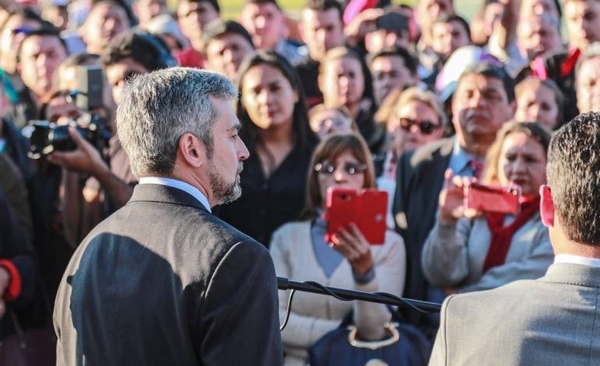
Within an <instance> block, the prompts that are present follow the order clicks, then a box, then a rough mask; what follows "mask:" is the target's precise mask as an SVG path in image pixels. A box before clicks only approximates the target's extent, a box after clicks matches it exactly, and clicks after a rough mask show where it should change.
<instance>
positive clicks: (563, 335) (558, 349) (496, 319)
mask: <svg viewBox="0 0 600 366" xmlns="http://www.w3.org/2000/svg"><path fill="white" fill-rule="evenodd" d="M599 301H600V268H593V267H588V266H583V265H579V264H567V263H557V264H553V265H551V266H550V268H548V271H547V273H546V275H545V276H544V277H542V278H540V279H537V280H523V281H515V282H512V283H510V284H508V285H506V286H502V287H499V288H496V289H494V290H490V291H481V292H471V293H466V294H462V295H456V296H451V297H449V298H448V299H446V301H445V302H444V306H443V308H442V322H441V326H440V330H439V333H438V336H437V338H436V342H435V345H434V350H433V354H432V357H431V360H430V363H429V365H430V366H438V365H449V366H450V365H462V366H468V365H473V366H480V365H486V366H496V365H498V366H500V365H501V366H510V365H519V366H538V365H544V366H553V365H555V366H559V365H560V366H563V365H598V364H599V362H600V325H599V322H598V321H599V320H600V316H599V315H598V302H599Z"/></svg>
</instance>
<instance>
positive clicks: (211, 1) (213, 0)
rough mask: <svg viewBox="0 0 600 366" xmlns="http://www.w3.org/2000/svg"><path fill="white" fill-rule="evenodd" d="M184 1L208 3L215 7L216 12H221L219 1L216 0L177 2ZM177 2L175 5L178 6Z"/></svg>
mask: <svg viewBox="0 0 600 366" xmlns="http://www.w3.org/2000/svg"><path fill="white" fill-rule="evenodd" d="M184 1H186V2H188V3H209V4H210V5H211V6H212V7H213V8H215V10H216V12H217V13H221V7H220V6H219V2H218V1H217V0H181V1H179V3H182V2H184ZM179 3H178V4H177V6H179Z"/></svg>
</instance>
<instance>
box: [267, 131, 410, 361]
mask: <svg viewBox="0 0 600 366" xmlns="http://www.w3.org/2000/svg"><path fill="white" fill-rule="evenodd" d="M310 166H311V167H312V169H310V170H309V173H308V184H307V192H306V205H305V210H304V214H303V215H302V221H297V222H291V223H288V224H286V225H284V226H282V227H281V228H279V229H278V230H277V231H275V233H274V234H273V238H272V240H271V246H270V250H271V255H272V257H273V262H274V264H275V270H276V272H277V275H278V276H281V277H286V278H289V279H292V280H301V281H307V280H312V281H316V282H319V283H321V284H324V285H327V286H333V287H341V288H348V289H355V290H360V291H367V292H375V291H383V292H388V293H391V294H394V295H397V296H400V294H401V293H402V291H403V288H404V273H405V267H406V254H405V248H404V241H403V240H402V237H400V236H399V235H398V234H396V233H395V232H393V231H391V230H388V231H387V232H386V234H385V242H384V244H383V245H371V244H370V243H368V242H367V241H366V239H365V238H364V236H363V234H362V233H361V232H360V230H358V228H357V227H355V226H350V227H348V228H346V229H342V230H340V231H339V232H338V233H337V234H336V235H334V236H333V237H332V239H331V242H329V243H328V242H326V241H325V233H326V228H327V222H326V221H324V219H323V213H324V209H325V198H326V192H327V189H328V188H330V187H343V188H349V189H354V190H357V191H361V190H363V189H366V188H374V187H375V175H374V168H373V161H372V158H371V154H370V153H369V150H368V147H367V145H366V143H365V141H364V140H363V138H362V137H361V136H360V135H359V134H357V133H348V134H332V135H330V136H328V137H326V138H325V139H324V140H322V141H321V142H320V143H319V145H318V146H317V148H316V149H315V152H314V154H313V156H312V159H311V164H310ZM288 296H289V293H286V292H283V291H280V292H279V304H280V305H279V307H280V316H281V317H282V319H283V317H284V316H285V313H286V309H287V307H288ZM350 311H353V320H354V324H355V325H356V326H357V327H358V333H359V336H360V338H362V339H365V340H378V339H382V338H385V336H386V330H385V327H384V324H385V323H386V322H388V321H389V320H390V317H391V313H390V311H389V310H388V308H387V307H386V306H385V305H383V304H376V303H368V302H362V301H353V302H346V301H339V300H337V299H335V298H333V297H331V296H323V295H317V294H309V293H304V292H300V293H296V294H295V296H294V298H293V302H292V304H291V315H290V318H289V322H288V324H287V326H286V327H285V329H284V330H283V332H282V337H283V344H284V349H285V353H286V358H285V365H287V366H290V365H305V364H306V362H307V358H308V354H307V349H308V348H309V347H310V346H311V345H312V344H314V343H315V342H316V341H318V340H319V338H321V337H322V336H324V335H325V334H326V333H328V332H330V331H332V330H334V329H335V328H337V327H338V326H340V323H341V321H342V319H343V318H344V317H345V316H346V315H347V314H349V313H350Z"/></svg>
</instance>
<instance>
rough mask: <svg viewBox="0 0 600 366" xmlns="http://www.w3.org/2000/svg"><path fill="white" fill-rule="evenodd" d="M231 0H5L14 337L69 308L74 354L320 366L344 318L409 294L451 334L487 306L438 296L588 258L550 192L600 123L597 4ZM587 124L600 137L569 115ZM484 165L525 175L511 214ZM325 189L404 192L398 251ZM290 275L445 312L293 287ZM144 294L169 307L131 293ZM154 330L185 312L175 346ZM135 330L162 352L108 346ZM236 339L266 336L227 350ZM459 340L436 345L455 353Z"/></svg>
mask: <svg viewBox="0 0 600 366" xmlns="http://www.w3.org/2000/svg"><path fill="white" fill-rule="evenodd" d="M221 5H223V4H222V3H221V4H220V3H219V2H218V1H217V0H179V1H178V2H177V3H176V4H170V3H169V4H167V2H166V1H165V0H133V2H128V0H71V1H64V0H47V1H41V2H39V3H38V1H36V0H3V1H2V2H0V84H1V87H0V114H1V119H0V166H1V167H3V168H4V169H1V168H0V169H1V170H2V172H3V173H2V174H1V175H0V216H1V218H2V220H1V221H0V225H1V226H2V228H1V229H0V292H2V293H3V294H4V295H3V297H2V300H0V340H1V339H2V338H4V337H9V336H11V335H13V334H15V332H16V328H15V322H14V319H15V317H8V316H5V314H6V312H7V311H10V312H13V313H14V314H16V319H18V320H19V323H21V324H22V325H23V326H24V327H25V329H35V328H39V327H47V326H48V325H50V324H52V312H51V310H52V308H54V322H55V323H54V327H55V331H56V333H57V337H58V344H59V347H58V356H59V364H61V365H75V364H80V362H81V360H82V357H83V358H86V359H88V360H92V363H94V364H112V365H120V364H128V363H126V362H129V361H128V360H132V359H136V357H140V358H138V359H137V360H138V361H137V363H140V364H171V363H173V362H175V363H177V362H179V363H181V364H188V363H189V364H195V363H196V364H210V363H211V362H215V364H229V363H228V362H230V363H233V364H235V363H248V360H250V363H253V364H260V365H267V364H280V363H285V365H304V364H306V362H307V361H308V349H309V348H310V346H311V345H313V344H314V343H315V342H317V341H318V340H319V339H320V338H321V337H323V336H324V335H326V334H327V333H328V332H330V331H332V330H334V329H335V328H337V327H338V326H339V325H340V323H341V322H342V320H343V319H344V318H345V317H346V316H347V315H348V314H350V313H351V314H352V319H353V322H354V324H355V325H356V326H357V329H358V334H359V335H360V337H361V338H362V339H365V340H379V339H381V338H383V337H385V335H386V330H385V327H384V326H385V325H386V323H388V322H389V321H390V319H391V318H392V313H396V312H397V314H394V316H397V317H399V318H401V319H402V320H403V321H404V322H406V323H408V324H411V325H412V326H414V327H415V329H417V330H418V331H419V332H421V333H422V334H423V335H424V337H426V338H427V339H429V340H430V341H431V342H433V341H434V340H435V339H436V334H438V333H437V332H438V330H439V331H440V332H442V330H443V329H444V328H440V321H441V324H442V327H451V326H454V324H456V321H455V320H451V319H450V318H449V317H451V316H453V317H461V316H465V317H466V316H468V314H467V313H466V312H465V311H463V310H460V309H458V307H457V306H455V307H451V306H450V305H449V304H448V302H449V300H446V302H444V300H445V299H455V300H456V301H455V302H461V303H462V302H465V300H462V299H466V298H468V296H470V295H468V296H467V297H461V296H462V295H460V294H462V293H471V292H474V293H477V292H480V291H483V290H492V289H495V288H498V287H504V286H505V285H508V284H511V283H513V282H515V281H518V280H534V279H538V278H540V277H542V276H544V274H546V272H547V271H548V269H549V268H550V270H552V268H553V267H556V259H555V254H556V253H558V252H560V253H569V255H570V254H573V253H578V252H577V250H576V249H573V252H572V251H569V250H566V249H565V250H564V251H562V249H561V250H558V251H557V244H556V243H555V242H554V240H557V241H560V240H562V241H568V240H571V241H576V242H577V243H579V244H580V245H583V246H584V247H586V245H592V244H595V243H596V242H595V241H594V240H596V238H590V237H588V236H582V237H581V238H578V239H573V238H572V237H571V230H575V229H573V227H574V226H573V225H574V224H573V223H571V222H568V223H567V222H563V218H564V217H563V216H562V215H565V214H566V211H565V210H567V208H566V207H571V206H568V205H567V206H565V205H566V204H565V203H564V202H565V201H569V200H577V199H576V197H574V196H572V195H569V194H568V193H567V192H563V191H561V189H563V188H559V189H558V191H559V192H560V193H557V194H560V195H561V196H555V192H554V187H555V185H558V184H559V183H557V182H558V181H559V180H560V179H561V178H562V177H561V174H563V175H569V174H568V173H566V172H565V171H562V170H560V169H559V170H554V171H553V173H552V174H553V175H551V174H550V173H548V177H547V174H546V170H547V169H548V171H550V165H551V164H558V162H557V160H564V159H568V158H571V159H575V157H574V156H572V157H569V156H567V155H568V154H567V153H566V152H565V151H566V150H565V149H567V148H566V147H565V146H567V145H568V146H571V145H569V144H574V142H572V141H571V140H569V139H574V140H573V141H580V140H581V143H585V141H588V140H589V139H592V137H590V136H593V132H591V131H593V130H594V128H596V129H597V128H598V126H597V125H596V124H597V123H598V117H597V115H595V114H593V113H590V112H593V111H598V110H600V72H599V71H598V70H600V67H598V66H600V2H598V1H597V0H564V1H562V2H559V1H558V0H481V7H480V9H479V11H478V13H477V14H476V15H475V16H474V18H473V19H472V20H471V21H467V20H466V19H465V18H464V17H463V16H461V14H460V13H461V10H462V9H461V8H460V3H459V2H458V1H453V0H418V1H416V2H414V4H412V5H408V4H405V3H403V4H399V3H397V2H394V1H389V0H379V1H357V0H306V3H305V4H304V5H303V7H302V8H301V9H300V11H299V13H298V14H297V15H298V16H297V17H294V16H292V14H290V13H289V12H288V9H284V8H282V7H281V4H279V3H278V2H277V0H245V1H244V2H243V5H242V8H241V10H240V13H239V14H238V15H237V16H235V17H234V18H232V19H225V18H224V17H223V16H222V9H221ZM563 24H565V25H566V27H565V29H566V33H565V34H564V35H563V34H562V33H561V27H562V25H563ZM200 70H204V71H200ZM582 116H583V117H582ZM574 118H575V120H574V121H580V123H586V124H589V125H590V126H589V127H588V130H585V131H578V130H577V128H576V127H569V128H570V129H571V130H573V129H575V130H574V131H571V130H569V129H567V128H566V127H568V126H565V125H567V124H568V122H569V121H571V120H573V119H574ZM238 121H239V122H238ZM229 123H230V124H229ZM563 126H564V127H563ZM558 130H560V131H561V132H560V133H561V135H560V136H561V137H560V138H561V139H562V140H561V141H562V142H556V144H555V145H553V144H552V143H551V139H553V136H554V134H555V133H556V131H558ZM563 130H566V131H563ZM567 131H571V132H567ZM585 134H588V135H589V136H588V135H586V136H583V135H585ZM580 135H581V136H580ZM586 138H587V139H588V140H586ZM561 143H562V144H563V145H564V146H563V145H559V144H561ZM589 143H590V144H592V145H590V146H592V147H593V146H595V145H593V144H595V143H597V142H596V141H595V140H594V141H591V142H589ZM553 146H554V150H553ZM590 146H586V147H590ZM571 147H572V149H576V148H577V147H576V146H574V145H573V146H571ZM561 149H563V150H564V151H563V150H561ZM558 150H560V152H557V151H558ZM552 151H555V154H557V155H555V156H554V158H553V159H554V160H552V159H551V156H550V155H549V154H550V153H551V152H552ZM570 153H572V154H575V155H576V154H577V153H576V150H573V151H570ZM582 154H587V155H586V156H587V158H582V159H584V160H586V159H587V160H589V161H590V164H592V165H593V163H594V161H595V160H594V159H595V156H596V155H595V153H594V151H593V150H592V151H591V152H590V151H586V152H582ZM577 163H578V162H577V161H574V162H573V164H574V166H575V167H577V168H578V169H579V168H580V169H582V170H585V169H587V168H584V167H578V166H577ZM561 167H562V165H561ZM563 168H564V167H563ZM563 168H561V169H563ZM553 169H558V168H556V167H555V168H553ZM590 169H592V168H590ZM596 169H597V168H596ZM583 173H585V172H582V174H583ZM586 174H587V173H586ZM551 177H552V179H553V181H551ZM565 178H566V177H565ZM573 179H575V178H573ZM182 182H184V183H182ZM475 183H477V184H483V185H486V186H503V187H509V186H518V191H519V192H520V195H519V201H518V205H519V209H518V212H516V213H514V212H513V213H506V212H504V213H499V212H491V211H490V212H488V211H485V210H479V211H475V210H473V209H470V208H468V207H467V205H466V201H465V192H467V191H468V190H469V188H470V186H471V185H473V184H475ZM157 186H159V187H157ZM331 187H339V188H347V189H352V190H355V191H362V190H364V189H379V190H383V191H386V192H387V193H388V203H389V204H388V212H387V221H386V226H387V228H386V233H385V241H384V243H383V245H372V244H373V243H369V242H368V241H367V240H366V239H365V236H364V235H363V233H362V232H361V231H360V229H359V228H358V227H356V226H350V227H348V228H346V229H342V230H340V231H339V232H337V233H336V234H335V235H333V237H329V236H328V237H327V238H328V239H326V236H325V233H326V230H327V220H326V216H325V211H326V206H325V201H326V196H327V190H328V188H331ZM540 187H546V188H542V189H540ZM548 187H550V188H548ZM561 187H562V186H561ZM580 188H581V190H582V192H583V190H585V189H588V188H589V189H592V188H593V187H583V186H582V187H580ZM565 189H566V188H565ZM178 190H179V191H181V190H183V191H184V192H185V193H186V195H184V196H185V197H184V196H182V195H181V194H179V193H178ZM550 191H552V192H551V193H550ZM578 192H579V191H578ZM582 192H579V193H581V194H582V195H583V196H585V197H587V196H586V195H585V194H584V193H582ZM564 195H566V196H564ZM187 196H191V197H187ZM544 202H545V203H544ZM578 202H579V204H580V211H577V212H578V213H581V210H583V208H584V207H585V208H586V210H590V209H589V205H591V204H593V203H594V202H595V201H594V199H592V198H590V199H589V200H588V201H582V200H578ZM164 203H168V205H167V206H166V207H162V206H161V205H160V204H164ZM169 205H171V206H169ZM190 207H192V209H190ZM540 207H541V208H542V209H541V211H540ZM544 210H545V212H546V214H544ZM198 212H200V213H198ZM591 212H593V210H591ZM582 214H583V213H582ZM557 215H558V218H556V217H557ZM569 217H570V216H569ZM586 217H587V216H586ZM596 219H597V218H596V217H593V216H589V220H596ZM557 221H560V223H559V224H557ZM191 226H194V227H191ZM562 230H564V231H562ZM578 230H581V229H578ZM553 232H554V233H555V234H554V236H553ZM557 232H560V235H559V234H556V233H557ZM561 235H563V236H565V237H566V238H567V239H568V240H566V239H564V238H563V237H562V236H561ZM591 235H592V236H593V235H595V234H594V233H592V234H591ZM562 241H561V243H562ZM240 243H242V244H245V245H247V246H248V248H240V247H239V244H240ZM259 243H260V244H259ZM184 244H185V245H184ZM161 245H164V247H161ZM219 245H221V246H219ZM561 248H563V247H562V246H561ZM586 248H587V247H586ZM563 249H564V248H563ZM269 254H270V255H269ZM569 258H570V257H569ZM553 263H555V264H553ZM561 263H571V264H572V263H573V260H572V258H571V259H568V260H567V259H565V256H564V255H563V257H562V262H561ZM586 263H587V262H586ZM195 265H197V267H198V268H195V267H194V266H195ZM238 265H239V266H238ZM259 267H260V268H259ZM559 267H560V266H559ZM563 267H564V265H563ZM555 271H557V270H555ZM275 275H276V276H280V277H286V278H289V279H292V280H297V281H307V280H311V281H317V282H320V283H322V284H326V285H330V286H334V287H342V288H348V289H355V290H361V291H368V292H381V291H383V292H387V293H390V294H393V295H396V296H403V297H407V298H410V299H415V300H422V301H430V302H434V303H442V302H444V310H443V312H442V317H441V318H440V315H439V314H437V313H430V314H424V313H422V312H418V311H415V310H414V309H411V308H394V307H387V306H385V305H382V304H375V303H368V302H363V301H355V302H349V303H345V302H339V301H338V300H336V299H333V298H328V297H320V296H318V295H313V294H298V295H296V297H295V299H294V301H293V302H292V303H289V300H288V299H289V298H288V295H289V293H288V292H286V291H279V297H277V294H276V283H275ZM227 276H230V277H229V278H227ZM149 279H156V280H155V281H152V280H151V281H150V283H148V280H149ZM17 282H18V284H19V285H18V286H16V285H15V283H17ZM143 283H145V284H143ZM260 283H262V284H263V286H262V287H261V286H259V287H260V288H261V289H260V290H259V289H256V292H247V291H245V290H242V288H243V287H244V286H248V287H252V288H254V287H253V286H256V284H260ZM142 284H143V285H142ZM103 286H106V287H107V288H103ZM216 286H221V287H220V288H217V287H216ZM138 287H140V288H138ZM159 287H160V288H159ZM134 288H135V289H136V290H135V291H131V290H132V289H134ZM142 291H144V292H142ZM160 291H164V292H167V293H168V294H167V295H168V296H166V295H165V296H166V297H161V296H159V295H158V292H160ZM227 291H231V292H235V293H236V294H235V296H234V295H230V294H227V293H226V292H227ZM521 291H525V290H521ZM507 292H508V290H507ZM130 294H134V295H130ZM498 294H499V293H498ZM129 296H132V297H131V300H130V301H131V302H133V303H144V304H147V306H154V307H155V309H154V310H152V312H153V315H152V317H151V319H152V321H150V322H149V323H144V324H142V320H141V319H143V318H140V317H139V311H137V310H134V309H129V310H124V308H123V306H124V304H125V303H127V301H129V300H128V299H129ZM153 296H155V297H153ZM476 296H478V295H475V294H473V300H472V301H475V302H476V301H478V300H477V299H478V298H477V297H476ZM482 296H484V295H482ZM507 296H508V294H507ZM496 301H497V302H498V303H499V304H500V303H501V302H502V298H501V297H498V298H497V299H496ZM113 302H114V303H113ZM222 302H239V303H238V304H237V305H235V304H229V305H224V303H222ZM277 303H278V305H277ZM240 304H243V306H239V305H240ZM451 304H452V303H451ZM499 306H500V305H499ZM244 309H245V311H247V312H248V314H246V316H249V317H259V319H244V315H243V314H244ZM163 310H164V314H163V313H162V311H163ZM288 311H290V314H289V322H288V324H287V326H286V328H285V329H284V330H283V331H282V332H281V334H280V335H279V329H277V328H278V327H277V326H278V325H279V323H278V322H277V315H279V317H280V319H283V318H284V317H285V316H286V313H287V312H288ZM190 312H191V313H192V314H190ZM250 313H252V314H250ZM481 316H483V315H481ZM490 316H492V317H493V316H494V315H492V314H490ZM110 317H113V318H114V319H112V320H111V319H109V318H110ZM101 318H105V321H103V322H101V323H102V324H97V325H93V326H89V324H95V323H98V322H99V319H101ZM107 323H110V324H107ZM234 323H235V324H234ZM153 326H154V327H158V328H161V329H162V330H164V331H167V330H166V328H169V329H172V330H173V329H175V330H176V331H174V332H173V333H172V334H173V338H172V340H171V341H169V342H168V344H167V345H165V346H164V347H156V339H152V337H151V336H150V335H151V334H152V332H153V329H154V328H152V327H153ZM222 327H225V328H228V330H224V329H221V328H222ZM184 328H185V329H184ZM251 328H252V329H254V328H256V332H257V333H256V334H253V333H252V332H253V330H251ZM125 330H130V331H131V333H132V334H131V338H130V339H129V338H128V341H131V342H134V340H135V337H136V335H144V336H145V337H147V338H145V337H142V338H143V339H144V341H141V342H142V344H144V345H143V346H140V347H139V348H136V349H135V351H133V350H132V349H131V345H130V344H129V343H128V341H126V342H124V343H122V344H121V345H120V346H119V347H116V348H114V352H112V353H111V354H110V355H105V354H103V352H102V346H107V347H108V345H112V344H113V343H112V340H111V337H112V336H114V334H116V333H122V332H124V331H125ZM186 331H189V332H190V333H192V336H191V338H189V339H188V338H186V337H187V335H186ZM169 334H171V333H169ZM232 334H235V337H234V336H232ZM260 335H264V336H265V337H264V338H262V339H261V338H260ZM460 336H464V334H462V332H461V333H460ZM227 337H230V338H229V339H230V341H231V342H233V343H235V339H237V338H236V337H247V338H254V339H253V342H248V343H247V344H244V346H243V347H240V346H239V345H240V344H242V343H243V342H242V341H239V343H237V345H238V347H237V348H236V350H237V351H239V352H238V353H236V352H235V351H233V353H232V350H231V349H227V347H224V346H222V345H221V344H217V343H219V342H225V339H226V338H227ZM279 337H280V338H281V340H279ZM451 337H456V336H455V335H453V334H450V333H448V334H444V335H443V340H444V342H445V343H444V345H443V347H445V348H443V352H445V353H443V354H442V353H440V352H442V351H441V350H442V346H440V345H439V344H437V343H436V346H435V348H434V355H435V357H434V358H433V359H432V363H433V364H435V365H438V364H440V365H441V364H450V365H453V364H456V363H453V362H458V361H449V360H451V359H453V357H454V356H452V357H450V358H449V356H448V354H450V353H449V351H448V348H449V347H459V346H455V344H456V342H460V341H457V340H455V339H450V338H451ZM437 338H438V340H439V339H440V336H439V335H438V336H437ZM190 339H191V340H192V342H190ZM95 342H97V343H95ZM144 342H147V343H144ZM193 342H197V344H192V343H193ZM269 342H271V343H272V348H270V349H268V350H267V349H266V348H265V345H266V344H267V343H269ZM254 343H256V345H254V346H253V344H254ZM259 344H260V346H259ZM432 344H433V343H432ZM99 345H100V346H99ZM253 347H256V349H252V348H253ZM84 350H87V351H84ZM82 352H83V353H82ZM86 352H87V353H86ZM84 353H85V354H84ZM279 353H280V355H279ZM248 357H249V358H248ZM282 357H283V358H282ZM457 359H460V357H459V358H457ZM474 359H476V358H474ZM159 360H160V361H159ZM169 360H171V361H169ZM173 360H176V361H173ZM194 360H195V361H194ZM224 360H225V361H224ZM227 360H228V361H227ZM242 361H243V362H242ZM124 362H125V363H124ZM157 362H158V363H157ZM462 362H464V361H462ZM470 362H472V364H477V363H476V362H475V361H472V360H471V361H470ZM134 363H136V362H134ZM50 364H53V361H52V362H51V363H50ZM460 364H463V363H460ZM479 364H486V362H482V363H479ZM488 364H489V363H488Z"/></svg>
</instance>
